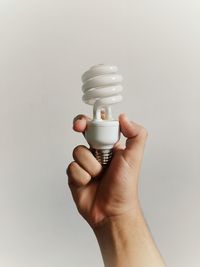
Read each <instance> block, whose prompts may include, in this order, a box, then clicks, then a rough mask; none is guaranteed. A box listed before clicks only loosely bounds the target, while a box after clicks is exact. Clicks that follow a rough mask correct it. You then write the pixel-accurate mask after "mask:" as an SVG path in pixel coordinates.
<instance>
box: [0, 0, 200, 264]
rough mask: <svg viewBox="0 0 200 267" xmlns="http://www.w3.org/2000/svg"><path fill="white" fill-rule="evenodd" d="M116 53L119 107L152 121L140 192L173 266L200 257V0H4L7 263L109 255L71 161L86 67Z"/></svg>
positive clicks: (0, 134) (1, 113)
mask: <svg viewBox="0 0 200 267" xmlns="http://www.w3.org/2000/svg"><path fill="white" fill-rule="evenodd" d="M98 63H111V64H116V65H117V66H118V67H119V69H120V72H121V74H122V75H123V76H124V93H123V95H124V101H123V102H122V103H120V104H118V105H117V106H116V107H114V108H113V109H114V113H115V114H116V117H117V116H118V114H119V113H120V112H125V113H126V114H127V115H128V117H129V118H131V119H132V120H135V121H136V122H139V123H141V124H142V125H144V126H145V127H146V128H147V129H148V131H149V139H148V143H147V146H146V151H145V158H144V162H143V168H142V172H141V187H140V191H141V201H142V206H143V209H144V212H145V215H146V218H147V221H148V224H149V226H150V228H151V231H152V233H153V236H154V238H155V240H156V242H157V244H158V246H159V248H160V250H161V252H162V254H163V256H164V258H165V259H166V261H167V263H168V265H169V266H171V267H185V266H190V267H199V265H200V256H199V255H200V254H199V248H200V227H199V225H200V210H199V203H200V179H199V178H200V164H199V159H200V145H199V136H200V122H199V112H200V74H199V73H200V2H199V0H190V1H189V0H188V1H183V0H167V1H166V0H165V1H163V0H152V1H149V0H145V1H131V0H109V1H108V0H101V1H97V0H90V1H89V0H85V1H81V0H73V1H72V0H71V1H67V0H65V1H64V0H57V1H55V0H29V1H27V0H18V1H16V0H1V1H0V266H4V267H27V266H28V267H55V266H59V267H64V266H65V267H66V266H70V267H71V266H72V267H73V266H74V267H79V266H87V267H94V266H95V267H100V266H103V263H102V260H101V256H100V252H99V249H98V246H97V242H96V240H95V237H94V235H93V232H92V231H91V230H90V228H89V226H88V225H87V224H86V222H85V221H84V220H83V219H82V218H81V217H80V216H79V215H78V213H77V211H76V209H75V206H74V204H73V202H72V199H71V195H70V192H69V190H68V188H67V185H66V180H67V179H66V175H65V169H66V166H67V164H68V163H69V162H70V161H71V160H72V157H71V151H72V149H73V147H74V146H76V145H77V144H80V143H85V142H84V140H83V137H82V136H81V135H80V134H77V133H73V131H72V129H71V125H72V118H73V117H74V116H75V115H76V114H78V113H86V114H91V113H92V112H91V111H92V110H91V107H89V106H86V105H85V104H84V103H82V102H81V97H82V93H81V89H80V86H81V82H80V76H81V74H82V73H83V72H84V71H85V70H86V69H88V68H89V67H90V66H91V65H93V64H98Z"/></svg>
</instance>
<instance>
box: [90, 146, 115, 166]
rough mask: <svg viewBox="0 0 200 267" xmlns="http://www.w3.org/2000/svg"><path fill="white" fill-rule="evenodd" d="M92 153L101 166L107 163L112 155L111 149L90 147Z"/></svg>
mask: <svg viewBox="0 0 200 267" xmlns="http://www.w3.org/2000/svg"><path fill="white" fill-rule="evenodd" d="M92 153H93V155H94V156H95V158H96V159H97V161H98V162H99V163H100V164H101V165H102V166H103V167H106V166H107V165H109V163H110V161H111V159H112V155H113V151H112V149H92Z"/></svg>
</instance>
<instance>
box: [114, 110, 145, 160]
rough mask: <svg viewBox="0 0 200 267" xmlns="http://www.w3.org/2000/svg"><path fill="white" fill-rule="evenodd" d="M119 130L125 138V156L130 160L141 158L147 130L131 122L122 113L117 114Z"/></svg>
mask: <svg viewBox="0 0 200 267" xmlns="http://www.w3.org/2000/svg"><path fill="white" fill-rule="evenodd" d="M119 122H120V127H121V132H122V133H123V135H124V136H125V137H127V140H126V149H125V157H126V158H127V159H128V160H129V161H131V160H139V161H140V160H141V158H142V155H143V150H144V145H145V142H146V139H147V130H146V129H145V128H143V127H142V126H140V125H139V124H137V123H135V122H131V121H129V120H128V119H127V117H126V116H125V115H124V114H121V115H120V116H119Z"/></svg>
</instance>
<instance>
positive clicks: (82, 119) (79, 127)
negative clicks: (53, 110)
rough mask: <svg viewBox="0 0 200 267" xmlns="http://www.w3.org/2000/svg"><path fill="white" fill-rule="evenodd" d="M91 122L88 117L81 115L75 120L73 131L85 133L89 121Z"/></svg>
mask: <svg viewBox="0 0 200 267" xmlns="http://www.w3.org/2000/svg"><path fill="white" fill-rule="evenodd" d="M88 120H90V118H88V117H87V116H85V115H83V114H80V115H78V116H76V117H75V118H74V120H73V129H74V131H76V132H81V133H82V132H84V131H85V129H86V126H87V121H88Z"/></svg>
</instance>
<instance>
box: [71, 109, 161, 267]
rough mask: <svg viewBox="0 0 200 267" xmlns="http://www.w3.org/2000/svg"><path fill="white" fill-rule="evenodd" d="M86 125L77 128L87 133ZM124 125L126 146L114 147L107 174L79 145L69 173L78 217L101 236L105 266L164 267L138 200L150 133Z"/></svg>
mask: <svg viewBox="0 0 200 267" xmlns="http://www.w3.org/2000/svg"><path fill="white" fill-rule="evenodd" d="M103 116H104V115H103V114H102V117H103ZM87 120H89V118H87V117H86V116H84V115H78V116H77V117H76V118H75V119H74V122H73V129H74V130H75V131H77V132H81V133H84V131H85V129H86V126H87ZM119 123H120V129H121V132H122V134H123V135H124V136H125V137H126V144H125V147H124V146H123V145H121V144H120V143H117V144H116V145H115V147H114V156H113V159H112V161H111V163H110V165H109V167H108V168H106V169H103V168H102V166H101V165H100V163H99V162H98V161H97V160H96V159H95V157H94V156H93V155H92V153H91V152H90V150H89V149H88V148H87V147H85V146H82V145H79V146H77V147H76V148H75V149H74V151H73V158H74V161H73V162H71V163H70V164H69V166H68V168H67V174H68V184H69V187H70V189H71V193H72V196H73V199H74V201H75V204H76V206H77V209H78V211H79V213H80V214H81V215H82V216H83V217H84V218H85V220H86V221H87V222H88V223H89V225H90V226H91V227H92V229H93V231H94V233H95V235H96V238H97V241H98V243H99V246H100V249H101V253H102V257H103V260H104V264H105V266H106V267H151V266H152V267H163V266H166V265H165V263H164V261H163V259H162V257H161V255H160V253H159V251H158V249H157V247H156V245H155V243H154V241H153V239H152V237H151V235H150V232H149V230H148V227H147V225H146V223H145V219H144V216H143V214H142V210H141V207H140V203H139V196H138V180H139V173H140V168H141V162H142V158H143V153H144V147H145V142H146V139H147V131H146V129H145V128H144V127H142V126H140V125H138V124H136V123H135V122H132V121H129V120H128V119H127V118H126V116H125V115H124V114H121V115H120V116H119Z"/></svg>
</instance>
